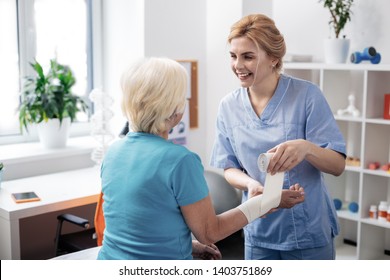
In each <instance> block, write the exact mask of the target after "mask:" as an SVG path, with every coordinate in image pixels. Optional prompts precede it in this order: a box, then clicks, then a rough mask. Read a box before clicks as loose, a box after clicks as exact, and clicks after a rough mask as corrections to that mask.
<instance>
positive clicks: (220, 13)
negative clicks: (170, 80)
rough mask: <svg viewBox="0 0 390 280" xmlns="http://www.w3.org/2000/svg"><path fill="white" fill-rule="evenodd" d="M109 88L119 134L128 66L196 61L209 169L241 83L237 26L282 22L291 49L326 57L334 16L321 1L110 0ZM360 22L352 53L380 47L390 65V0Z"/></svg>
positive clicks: (200, 149)
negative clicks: (227, 106) (221, 117)
mask: <svg viewBox="0 0 390 280" xmlns="http://www.w3.org/2000/svg"><path fill="white" fill-rule="evenodd" d="M103 2H104V8H103V11H104V30H105V34H104V55H105V59H104V78H105V79H104V82H105V83H104V89H105V90H106V91H107V92H108V93H110V94H112V95H114V96H116V98H118V99H117V101H118V102H116V104H117V105H116V106H117V107H116V108H117V109H116V114H117V116H116V120H115V121H114V122H113V129H114V130H115V131H119V130H120V128H121V127H122V125H123V117H121V112H120V109H119V100H120V99H119V98H120V88H119V78H120V74H121V72H122V70H123V69H124V65H125V64H127V63H128V62H129V61H130V60H132V59H134V58H135V57H139V56H143V55H145V56H168V57H171V58H174V59H196V60H198V63H199V73H198V75H199V84H198V88H199V92H198V94H199V97H198V99H199V100H198V101H199V128H197V129H192V130H191V132H190V136H189V144H188V147H189V148H190V149H191V150H193V151H194V152H196V153H198V154H199V155H200V156H201V158H202V161H203V163H204V165H205V166H206V167H208V163H209V159H210V154H211V148H212V144H213V140H214V136H215V118H216V114H217V110H218V104H219V101H220V100H221V98H222V97H223V96H225V95H226V94H228V93H229V92H230V91H232V90H233V89H235V88H236V87H237V86H238V81H237V80H236V78H235V77H234V76H233V74H232V72H231V70H230V66H229V54H228V50H229V49H228V46H227V44H226V38H227V36H228V33H229V29H230V26H231V25H232V24H233V23H234V22H235V21H237V20H238V19H240V18H241V17H242V16H244V15H247V14H249V13H264V14H267V15H269V16H271V17H272V18H274V20H275V22H276V25H277V26H278V28H279V29H280V30H281V32H282V33H283V34H284V36H285V39H286V43H287V51H288V52H289V53H296V54H310V55H312V56H313V57H314V58H315V60H318V61H321V60H322V59H323V49H322V41H323V39H324V38H326V37H327V36H328V31H329V28H328V21H329V14H328V11H327V10H326V9H325V8H323V7H322V4H321V3H319V2H318V0H288V1H287V0H273V1H269V0H211V1H207V0H164V1H161V0H145V1H142V0H132V1H128V0H109V1H108V0H103ZM354 2H355V4H354V10H353V12H354V13H353V15H352V22H349V23H348V25H347V28H346V32H347V35H348V37H349V38H350V39H351V51H361V50H363V48H365V47H368V46H374V47H375V48H376V49H377V51H378V52H380V53H381V54H382V62H381V63H390V53H389V52H390V48H389V46H390V38H389V36H387V34H389V31H388V30H387V28H388V27H389V26H390V17H388V16H387V14H386V11H389V10H390V1H384V0H370V1H364V0H355V1H354Z"/></svg>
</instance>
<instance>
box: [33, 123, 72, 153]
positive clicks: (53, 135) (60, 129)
mask: <svg viewBox="0 0 390 280" xmlns="http://www.w3.org/2000/svg"><path fill="white" fill-rule="evenodd" d="M70 124H71V121H70V118H64V119H62V123H61V125H60V121H59V119H49V120H48V121H47V122H45V121H43V122H41V123H39V124H38V125H37V126H38V135H39V140H40V142H41V144H42V145H43V147H44V148H46V149H58V148H64V147H66V142H67V140H68V137H69V128H70Z"/></svg>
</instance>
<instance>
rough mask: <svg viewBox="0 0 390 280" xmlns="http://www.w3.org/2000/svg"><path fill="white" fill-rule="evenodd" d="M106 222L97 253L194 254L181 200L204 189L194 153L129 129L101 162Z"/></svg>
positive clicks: (133, 255)
mask: <svg viewBox="0 0 390 280" xmlns="http://www.w3.org/2000/svg"><path fill="white" fill-rule="evenodd" d="M101 179H102V190H103V193H104V196H103V198H104V203H103V212H104V218H105V223H106V228H105V231H104V239H103V247H102V249H101V250H100V252H99V255H98V259H122V260H124V259H126V260H130V259H139V260H147V259H192V236H191V231H190V229H189V227H188V226H187V224H186V222H185V220H184V217H183V215H182V213H181V210H180V206H185V205H189V204H192V203H195V202H197V201H199V200H201V199H203V198H205V197H206V196H207V195H208V187H207V183H206V180H205V178H204V169H203V166H202V164H201V161H200V158H199V156H198V155H196V154H194V153H192V152H190V151H189V150H188V149H187V148H185V147H183V146H179V145H176V144H173V143H171V142H169V141H167V140H165V139H163V138H161V137H159V136H156V135H153V134H148V133H132V132H130V133H129V134H127V136H126V137H125V138H124V139H121V140H119V141H117V142H115V143H113V144H112V145H111V146H110V148H109V151H108V152H107V154H106V156H105V158H104V162H103V164H102V168H101Z"/></svg>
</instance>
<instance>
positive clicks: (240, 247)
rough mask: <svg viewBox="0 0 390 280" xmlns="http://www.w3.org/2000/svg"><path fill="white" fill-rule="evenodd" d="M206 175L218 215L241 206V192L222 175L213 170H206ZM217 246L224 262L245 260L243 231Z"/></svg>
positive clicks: (218, 243) (219, 242)
mask: <svg viewBox="0 0 390 280" xmlns="http://www.w3.org/2000/svg"><path fill="white" fill-rule="evenodd" d="M204 175H205V178H206V182H207V185H208V187H209V193H210V197H211V201H212V203H213V206H214V209H215V213H216V214H217V215H218V214H221V213H223V212H225V211H228V210H230V209H232V208H235V207H237V206H238V205H240V203H241V191H238V190H236V189H235V188H233V187H232V186H231V185H230V184H229V183H228V182H227V181H226V179H225V177H224V176H223V175H222V174H220V173H218V172H215V171H212V170H205V174H204ZM215 245H217V247H218V248H219V250H220V251H221V253H222V259H223V260H243V259H244V238H243V232H242V230H239V231H238V232H236V233H233V234H232V235H230V236H228V237H226V238H225V239H223V240H220V241H218V242H217V243H215Z"/></svg>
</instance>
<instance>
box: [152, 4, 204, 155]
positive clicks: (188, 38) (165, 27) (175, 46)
mask: <svg viewBox="0 0 390 280" xmlns="http://www.w3.org/2000/svg"><path fill="white" fill-rule="evenodd" d="M205 41H206V0H196V1H194V0H164V1H161V0H146V1H145V55H146V56H166V57H170V58H172V59H177V60H182V59H183V60H185V59H190V60H197V61H198V112H199V114H198V115H199V122H198V123H199V127H198V128H193V129H191V130H190V132H189V137H188V143H187V146H188V147H189V148H190V149H191V150H192V151H194V152H196V153H197V154H199V156H200V157H201V159H202V160H204V158H205V151H206V141H205V140H204V139H205V135H206V122H207V120H206V114H205V112H207V109H206V102H207V101H206V100H207V94H206V78H207V77H206V72H207V71H206V63H205V60H206V44H205Z"/></svg>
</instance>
